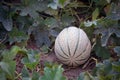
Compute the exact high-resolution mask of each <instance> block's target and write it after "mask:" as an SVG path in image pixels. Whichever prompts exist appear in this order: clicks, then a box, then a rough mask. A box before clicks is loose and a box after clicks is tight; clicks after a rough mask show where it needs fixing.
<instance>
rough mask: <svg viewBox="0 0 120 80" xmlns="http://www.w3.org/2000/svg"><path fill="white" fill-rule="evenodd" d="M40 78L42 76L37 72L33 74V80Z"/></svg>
mask: <svg viewBox="0 0 120 80" xmlns="http://www.w3.org/2000/svg"><path fill="white" fill-rule="evenodd" d="M39 78H40V74H39V73H38V72H36V71H34V72H33V73H32V80H38V79H39Z"/></svg>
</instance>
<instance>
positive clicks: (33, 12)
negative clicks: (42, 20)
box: [18, 0, 49, 19]
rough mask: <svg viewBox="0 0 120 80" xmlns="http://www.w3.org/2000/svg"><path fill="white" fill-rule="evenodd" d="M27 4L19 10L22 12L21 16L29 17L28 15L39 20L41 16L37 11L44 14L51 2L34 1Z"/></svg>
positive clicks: (43, 0) (46, 0) (47, 0)
mask: <svg viewBox="0 0 120 80" xmlns="http://www.w3.org/2000/svg"><path fill="white" fill-rule="evenodd" d="M28 1H29V2H28V3H27V5H26V6H22V7H21V6H20V7H19V8H18V10H21V13H20V15H22V16H27V15H28V14H29V15H30V16H31V17H32V18H34V19H37V18H39V14H38V12H37V11H39V12H42V11H45V10H46V9H47V5H48V3H49V0H39V1H38V0H34V1H30V0H28Z"/></svg>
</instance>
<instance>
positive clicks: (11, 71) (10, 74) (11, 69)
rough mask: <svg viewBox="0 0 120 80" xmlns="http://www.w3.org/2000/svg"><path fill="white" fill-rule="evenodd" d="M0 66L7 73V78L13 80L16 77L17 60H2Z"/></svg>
mask: <svg viewBox="0 0 120 80" xmlns="http://www.w3.org/2000/svg"><path fill="white" fill-rule="evenodd" d="M0 66H1V68H2V70H3V72H5V73H6V78H9V79H11V80H14V79H15V68H16V63H15V61H9V63H5V62H0Z"/></svg>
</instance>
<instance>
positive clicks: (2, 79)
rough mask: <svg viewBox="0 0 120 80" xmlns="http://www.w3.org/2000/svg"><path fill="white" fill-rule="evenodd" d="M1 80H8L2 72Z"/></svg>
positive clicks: (0, 74) (0, 73)
mask: <svg viewBox="0 0 120 80" xmlns="http://www.w3.org/2000/svg"><path fill="white" fill-rule="evenodd" d="M0 80H6V77H5V73H3V72H0Z"/></svg>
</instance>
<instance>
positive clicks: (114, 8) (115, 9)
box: [107, 3, 120, 20]
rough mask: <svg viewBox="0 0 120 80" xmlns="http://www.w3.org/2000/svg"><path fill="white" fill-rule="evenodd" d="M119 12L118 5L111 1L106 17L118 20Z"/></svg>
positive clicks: (119, 17)
mask: <svg viewBox="0 0 120 80" xmlns="http://www.w3.org/2000/svg"><path fill="white" fill-rule="evenodd" d="M119 14H120V5H116V4H115V3H112V4H111V8H110V11H109V14H108V15H107V18H108V19H112V20H120V15H119Z"/></svg>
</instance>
